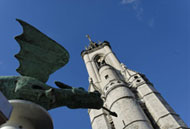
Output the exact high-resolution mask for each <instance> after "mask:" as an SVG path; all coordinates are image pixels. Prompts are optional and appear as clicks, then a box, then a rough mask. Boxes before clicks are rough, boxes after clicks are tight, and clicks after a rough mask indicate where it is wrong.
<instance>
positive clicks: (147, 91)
mask: <svg viewBox="0 0 190 129" xmlns="http://www.w3.org/2000/svg"><path fill="white" fill-rule="evenodd" d="M88 37H89V36H88ZM89 40H90V45H89V47H88V48H86V50H84V51H82V53H81V55H82V58H83V60H84V62H85V65H86V68H87V71H88V74H89V83H90V86H89V91H95V90H97V91H99V92H100V93H101V96H102V99H103V100H104V107H106V108H107V109H109V110H110V111H113V112H115V113H116V114H117V117H114V116H112V115H111V114H109V112H108V111H107V110H104V109H100V110H94V109H89V111H88V113H89V116H90V119H91V125H92V129H188V127H187V125H186V124H185V123H184V122H183V121H182V120H181V118H180V117H179V115H178V114H176V113H175V112H174V111H173V109H172V108H171V107H170V106H169V105H168V104H167V102H166V101H165V100H164V99H163V98H162V96H161V95H160V94H159V92H158V91H157V90H156V89H155V88H154V87H153V85H152V84H151V83H150V82H149V81H148V79H147V78H146V77H145V75H143V74H140V73H138V72H135V71H132V70H130V69H128V68H126V66H125V65H124V64H122V63H120V62H119V60H118V59H117V58H116V56H115V54H114V53H113V52H112V50H111V47H110V44H109V43H108V42H107V41H104V42H101V43H98V44H97V43H95V42H93V41H91V39H90V38H89Z"/></svg>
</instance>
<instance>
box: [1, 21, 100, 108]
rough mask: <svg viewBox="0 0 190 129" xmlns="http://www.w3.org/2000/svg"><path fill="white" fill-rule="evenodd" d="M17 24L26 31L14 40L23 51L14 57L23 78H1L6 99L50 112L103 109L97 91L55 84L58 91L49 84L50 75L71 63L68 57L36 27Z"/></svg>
mask: <svg viewBox="0 0 190 129" xmlns="http://www.w3.org/2000/svg"><path fill="white" fill-rule="evenodd" d="M17 21H18V22H19V23H20V24H21V25H22V27H23V33H22V34H21V35H19V36H16V37H15V39H16V41H17V42H18V43H19V45H20V48H21V49H20V52H19V53H18V54H16V55H15V57H16V58H17V59H18V61H19V63H20V66H19V68H18V69H17V72H18V73H20V75H21V76H0V91H1V92H2V93H3V94H4V95H5V96H6V98H7V99H9V100H12V99H20V100H28V101H31V102H34V103H36V104H39V105H41V106H42V107H44V108H45V109H47V110H50V109H53V108H56V107H60V106H67V107H69V108H93V109H100V108H102V107H103V101H102V99H101V97H100V94H99V93H98V92H96V91H95V92H87V91H85V90H84V89H83V88H74V87H71V86H69V85H66V84H64V83H62V82H59V81H56V82H55V84H56V85H57V86H58V87H59V88H53V87H51V86H49V85H47V84H46V82H47V80H48V78H49V75H50V74H52V73H54V72H55V71H56V70H58V69H60V68H61V67H63V66H64V65H66V64H67V63H68V61H69V53H68V51H67V50H66V49H65V48H64V47H63V46H61V45H60V44H58V43H56V42H55V41H54V40H52V39H50V38H49V37H47V36H46V35H45V34H43V33H41V32H40V31H39V30H37V29H36V28H35V27H33V26H31V25H29V24H28V23H26V22H24V21H22V20H19V19H17Z"/></svg>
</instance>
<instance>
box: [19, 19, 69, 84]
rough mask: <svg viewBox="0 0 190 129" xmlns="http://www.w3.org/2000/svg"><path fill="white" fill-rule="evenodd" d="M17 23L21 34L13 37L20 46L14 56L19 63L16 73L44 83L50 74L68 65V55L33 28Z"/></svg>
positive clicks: (64, 50)
mask: <svg viewBox="0 0 190 129" xmlns="http://www.w3.org/2000/svg"><path fill="white" fill-rule="evenodd" d="M17 21H18V22H19V23H20V24H21V25H22V27H23V33H22V34H21V35H19V36H16V37H15V39H16V41H17V42H18V43H19V45H20V52H19V53H18V54H16V55H15V57H16V58H17V59H18V61H19V63H20V66H19V68H17V72H18V73H20V74H21V75H23V76H30V77H34V78H36V79H38V80H40V81H42V82H46V81H47V80H48V78H49V75H50V74H52V73H53V72H55V71H56V70H58V69H59V68H61V67H63V66H64V65H65V64H67V63H68V61H69V53H68V51H67V50H66V49H65V48H64V47H62V46H61V45H59V44H58V43H56V41H54V40H52V39H50V38H49V37H47V36H46V35H45V34H43V33H42V32H40V31H39V30H37V29H36V28H35V27H33V26H31V25H29V24H28V23H26V22H24V21H22V20H19V19H17Z"/></svg>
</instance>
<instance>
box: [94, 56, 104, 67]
mask: <svg viewBox="0 0 190 129" xmlns="http://www.w3.org/2000/svg"><path fill="white" fill-rule="evenodd" d="M94 62H95V63H96V65H97V68H98V69H99V68H100V67H101V66H103V65H105V64H106V62H105V59H104V57H103V56H100V55H97V56H96V57H95V58H94Z"/></svg>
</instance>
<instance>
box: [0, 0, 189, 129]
mask: <svg viewBox="0 0 190 129" xmlns="http://www.w3.org/2000/svg"><path fill="white" fill-rule="evenodd" d="M189 5H190V3H189V2H188V0H159V1H158V0H93V1H92V0H62V1H61V0H54V1H53V0H46V1H45V0H38V1H37V0H36V1H34V0H33V1H32V0H30V1H29V0H28V1H25V0H0V75H2V76H3V75H18V73H17V72H16V68H17V67H18V66H19V63H18V61H17V60H16V59H15V58H14V55H15V54H16V53H18V52H19V49H20V48H19V45H18V44H17V43H16V41H15V40H14V36H16V35H19V34H21V33H22V28H21V26H20V25H19V24H18V23H17V22H16V20H15V19H16V18H19V19H22V20H24V21H26V22H28V23H30V24H32V25H33V26H35V27H36V28H38V29H39V30H40V31H41V32H43V33H45V34H46V35H48V36H49V37H51V38H52V39H54V40H56V41H57V42H58V43H60V44H61V45H63V46H64V47H65V48H66V49H67V50H68V51H69V53H70V61H69V63H68V64H67V65H66V66H65V67H64V68H62V69H60V70H58V71H57V72H55V73H54V74H52V75H51V76H50V78H49V81H48V84H49V85H51V86H55V85H54V83H53V82H54V81H55V80H59V81H63V82H64V83H66V84H69V85H71V86H74V87H79V86H81V87H84V88H85V89H87V88H88V85H89V84H88V73H87V71H86V68H85V65H84V62H83V60H82V58H81V56H80V52H81V51H82V50H83V49H84V47H85V46H87V45H88V40H87V38H86V37H85V35H86V34H89V35H90V36H91V37H92V40H94V41H98V40H100V41H104V40H107V41H109V42H110V43H111V46H112V49H113V51H114V52H115V54H116V56H117V57H118V58H119V60H120V61H121V62H123V63H124V64H126V66H127V67H128V68H130V69H133V70H135V71H138V72H141V73H144V74H145V75H146V76H147V77H148V78H149V80H150V81H151V82H152V83H153V84H154V86H155V88H156V89H157V90H158V91H159V92H160V93H161V95H162V96H163V97H164V98H165V99H166V100H167V102H168V103H169V104H170V105H171V106H172V107H173V108H174V110H175V111H176V112H177V113H178V114H179V115H180V116H181V118H182V119H183V120H184V121H185V122H186V123H187V124H188V125H190V122H189V121H190V110H189V109H190V102H189V100H190V95H189V94H190V88H189V84H190V82H189V81H188V80H189V79H190V78H189V77H190V76H189V72H190V69H189V67H188V65H189V64H190V62H189V61H190V60H189V59H188V58H189V56H190V53H189V52H188V51H189V50H190V49H189V47H190V46H189V45H188V43H189V42H188V41H189V34H190V33H189V30H190V28H189V27H190V26H189V24H188V14H189V11H190V9H188V6H189ZM50 114H51V116H52V119H53V121H54V127H55V129H76V128H78V129H90V128H91V126H90V121H89V117H88V114H87V110H85V109H76V110H73V109H68V108H67V107H61V108H57V109H54V110H52V111H50Z"/></svg>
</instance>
